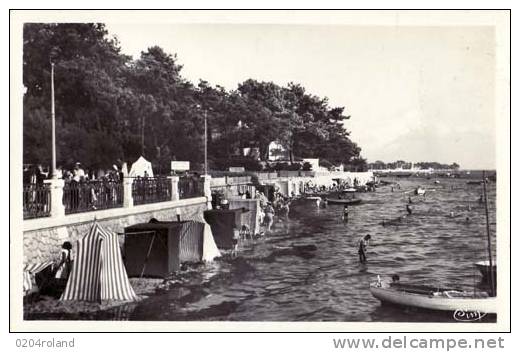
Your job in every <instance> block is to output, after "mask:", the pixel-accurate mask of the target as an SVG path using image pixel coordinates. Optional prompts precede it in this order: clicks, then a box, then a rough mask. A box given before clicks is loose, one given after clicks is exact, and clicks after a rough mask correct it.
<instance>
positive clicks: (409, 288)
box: [370, 281, 497, 314]
mask: <svg viewBox="0 0 520 352" xmlns="http://www.w3.org/2000/svg"><path fill="white" fill-rule="evenodd" d="M370 292H371V293H372V295H373V296H374V297H375V298H377V299H378V300H380V301H381V302H382V303H389V304H394V305H399V306H407V307H414V308H421V309H428V310H435V311H447V312H456V311H461V310H463V311H467V312H479V313H486V314H496V312H497V302H496V297H489V295H488V294H487V293H486V292H468V291H462V290H457V289H447V288H436V287H430V286H422V285H408V284H401V283H391V282H388V281H377V282H374V283H371V284H370Z"/></svg>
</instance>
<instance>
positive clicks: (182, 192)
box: [179, 177, 204, 199]
mask: <svg viewBox="0 0 520 352" xmlns="http://www.w3.org/2000/svg"><path fill="white" fill-rule="evenodd" d="M203 196H204V180H203V179H200V178H197V177H180V178H179V199H186V198H195V197H203Z"/></svg>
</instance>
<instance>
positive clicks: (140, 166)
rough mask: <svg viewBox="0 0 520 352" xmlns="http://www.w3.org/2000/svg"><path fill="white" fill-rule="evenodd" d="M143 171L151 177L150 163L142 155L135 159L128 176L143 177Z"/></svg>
mask: <svg viewBox="0 0 520 352" xmlns="http://www.w3.org/2000/svg"><path fill="white" fill-rule="evenodd" d="M145 171H146V173H147V175H146V176H148V177H153V170H152V163H151V162H149V161H148V160H146V159H145V158H143V157H142V156H140V157H139V159H137V161H136V162H135V163H133V164H132V168H131V169H130V173H129V174H128V176H129V177H138V176H140V177H144V176H145V174H144V173H145Z"/></svg>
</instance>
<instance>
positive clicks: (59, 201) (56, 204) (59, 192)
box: [43, 179, 65, 218]
mask: <svg viewBox="0 0 520 352" xmlns="http://www.w3.org/2000/svg"><path fill="white" fill-rule="evenodd" d="M43 182H44V183H46V184H48V185H49V188H50V192H51V217H52V218H60V217H63V216H65V206H64V205H63V187H64V186H65V181H64V180H62V179H50V180H45V181H43Z"/></svg>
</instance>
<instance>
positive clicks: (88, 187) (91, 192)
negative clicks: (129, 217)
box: [63, 180, 123, 214]
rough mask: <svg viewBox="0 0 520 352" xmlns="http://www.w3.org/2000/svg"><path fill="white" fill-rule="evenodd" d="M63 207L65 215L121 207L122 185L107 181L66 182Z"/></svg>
mask: <svg viewBox="0 0 520 352" xmlns="http://www.w3.org/2000/svg"><path fill="white" fill-rule="evenodd" d="M63 205H64V206H65V214H74V213H82V212H87V211H95V210H101V209H109V208H117V207H122V206H123V184H122V183H121V182H115V181H108V180H96V181H84V182H75V181H67V182H65V185H64V187H63Z"/></svg>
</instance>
